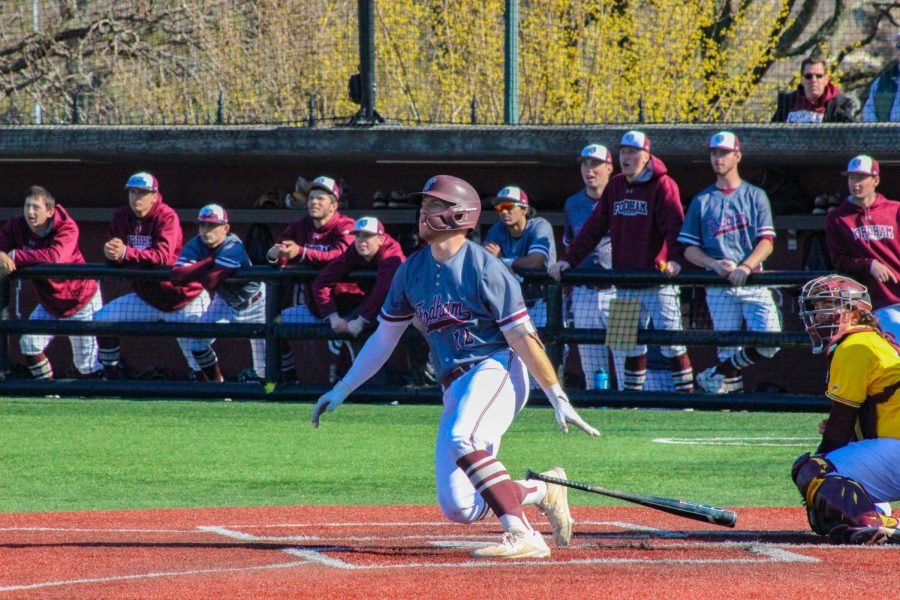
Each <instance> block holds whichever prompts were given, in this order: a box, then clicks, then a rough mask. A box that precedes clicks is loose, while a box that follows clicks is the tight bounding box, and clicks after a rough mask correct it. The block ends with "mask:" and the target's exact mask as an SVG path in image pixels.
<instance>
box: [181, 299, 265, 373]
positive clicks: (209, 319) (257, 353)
mask: <svg viewBox="0 0 900 600" xmlns="http://www.w3.org/2000/svg"><path fill="white" fill-rule="evenodd" d="M198 321H199V322H200V323H265V322H266V289H265V287H263V288H261V289H260V295H259V298H257V300H256V301H255V302H253V303H252V304H251V305H250V306H249V307H247V308H245V309H244V310H237V309H236V308H234V307H233V306H231V305H230V304H228V303H227V302H225V301H224V300H222V298H221V297H220V296H216V297H215V298H213V301H212V303H210V305H209V308H207V309H206V311H205V312H204V313H203V314H202V315H200V318H199V320H198ZM215 341H216V340H215V338H192V339H190V340H189V341H188V345H189V347H190V349H191V350H192V351H196V352H200V351H203V350H205V349H206V348H208V347H209V346H211V345H212V343H213V342H215ZM250 352H251V354H252V355H253V370H254V371H256V374H257V375H259V376H260V377H265V376H266V340H264V339H260V338H251V339H250Z"/></svg>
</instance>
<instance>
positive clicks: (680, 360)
mask: <svg viewBox="0 0 900 600" xmlns="http://www.w3.org/2000/svg"><path fill="white" fill-rule="evenodd" d="M619 167H620V168H621V170H622V172H621V173H619V174H618V175H614V176H613V178H612V179H610V181H609V185H607V186H606V189H605V190H603V195H602V196H601V197H600V200H599V201H598V203H597V208H596V209H594V211H593V212H592V213H591V216H590V217H588V220H587V221H586V222H585V223H584V225H583V226H582V228H581V231H579V232H578V235H577V236H575V239H574V240H573V241H572V243H571V244H569V247H568V248H567V249H566V253H565V256H563V257H562V259H561V260H560V261H559V262H557V263H555V264H553V265H551V266H550V268H549V269H548V273H549V274H550V276H551V277H553V278H554V279H556V280H557V281H559V279H560V275H561V273H562V272H563V271H565V270H566V269H569V268H571V267H573V266H574V267H577V266H579V265H580V264H581V263H582V261H583V260H584V259H585V258H586V257H587V256H588V255H589V254H590V253H591V252H592V251H593V250H594V248H596V246H597V244H598V243H599V242H600V240H601V239H603V237H604V236H605V235H606V234H607V233H608V234H609V236H610V238H611V240H612V262H613V268H615V269H621V270H627V269H632V270H633V269H640V270H645V271H662V272H663V273H665V274H666V275H668V276H669V277H674V276H675V275H677V274H678V273H679V272H680V271H681V263H680V262H679V261H681V260H682V259H683V257H682V250H681V245H680V244H679V243H678V241H677V238H678V234H679V233H680V231H681V226H682V225H683V224H684V209H683V208H682V207H681V197H680V194H679V191H678V185H677V184H676V183H675V181H674V180H673V179H672V178H671V177H669V175H668V169H667V168H666V165H665V163H663V162H662V161H661V160H660V159H659V158H657V157H656V156H653V155H652V154H650V138H648V137H647V136H646V134H644V133H643V132H641V131H629V132H628V133H626V134H625V135H624V136H622V139H621V141H620V142H619ZM616 295H617V297H620V298H636V299H637V300H638V301H639V303H640V315H639V326H640V327H641V328H642V329H646V328H647V326H648V325H649V324H650V321H651V320H652V321H653V325H654V327H656V328H657V329H664V330H668V331H681V328H682V325H681V299H680V295H679V291H678V287H677V286H674V285H663V286H652V287H646V288H637V289H621V288H619V289H617V290H616ZM660 351H661V352H662V353H663V355H664V356H666V357H667V358H668V359H669V364H670V367H669V368H670V373H671V375H672V381H673V382H674V385H675V390H676V391H681V392H693V391H694V371H693V367H691V359H690V357H689V356H688V353H687V348H686V347H685V346H661V347H660ZM646 378H647V346H646V345H643V344H641V345H637V346H635V347H634V348H632V349H630V350H627V351H626V352H625V389H626V390H641V389H643V387H644V381H645V380H646Z"/></svg>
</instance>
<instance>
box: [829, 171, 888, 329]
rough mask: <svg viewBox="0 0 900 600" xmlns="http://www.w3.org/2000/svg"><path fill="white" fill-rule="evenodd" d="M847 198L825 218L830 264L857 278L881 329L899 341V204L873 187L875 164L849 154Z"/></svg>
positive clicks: (876, 179)
mask: <svg viewBox="0 0 900 600" xmlns="http://www.w3.org/2000/svg"><path fill="white" fill-rule="evenodd" d="M843 175H846V176H847V186H848V188H849V189H850V196H848V197H847V199H846V200H845V201H844V202H842V203H841V205H840V206H838V207H837V208H835V209H834V210H832V211H830V212H829V213H828V216H827V217H826V218H825V239H826V242H827V245H828V253H829V254H830V255H831V261H832V263H833V264H834V268H835V269H837V270H838V271H839V272H841V273H846V274H848V275H851V276H853V277H854V278H855V279H857V280H859V281H860V282H862V283H863V284H864V285H865V286H866V287H867V288H868V289H869V294H870V295H871V297H872V307H873V308H874V313H875V316H876V317H878V320H879V322H880V323H881V327H882V329H883V330H884V331H885V332H890V333H892V334H893V335H894V339H896V340H900V202H894V201H892V200H888V199H887V198H885V197H884V196H882V195H881V194H879V193H878V192H877V191H876V190H875V188H877V187H878V184H879V183H880V182H881V178H880V175H881V171H880V169H879V166H878V162H877V161H876V160H875V159H874V158H872V157H871V156H867V155H865V154H861V155H859V156H856V157H854V158H853V159H852V160H851V161H850V163H849V164H848V165H847V170H846V171H844V172H843Z"/></svg>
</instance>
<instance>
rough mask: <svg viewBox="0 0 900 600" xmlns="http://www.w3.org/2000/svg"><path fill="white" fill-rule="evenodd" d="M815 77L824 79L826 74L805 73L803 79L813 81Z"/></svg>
mask: <svg viewBox="0 0 900 600" xmlns="http://www.w3.org/2000/svg"><path fill="white" fill-rule="evenodd" d="M813 77H815V78H816V79H824V77H825V73H804V75H803V79H812V78H813Z"/></svg>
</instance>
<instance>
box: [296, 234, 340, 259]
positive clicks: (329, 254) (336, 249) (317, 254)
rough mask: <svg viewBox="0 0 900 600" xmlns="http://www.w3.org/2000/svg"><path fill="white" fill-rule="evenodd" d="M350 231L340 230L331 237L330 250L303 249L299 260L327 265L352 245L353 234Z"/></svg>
mask: <svg viewBox="0 0 900 600" xmlns="http://www.w3.org/2000/svg"><path fill="white" fill-rule="evenodd" d="M350 231H351V229H346V230H340V231H339V232H335V234H334V235H332V236H331V237H332V241H331V250H317V249H314V248H307V247H305V246H304V247H303V253H302V254H301V256H300V260H301V261H304V262H311V263H319V264H322V263H327V262H330V261H332V260H334V259H336V258H337V257H339V256H340V255H341V254H343V253H344V252H346V251H347V248H349V247H350V246H352V245H353V234H352V233H350Z"/></svg>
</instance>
